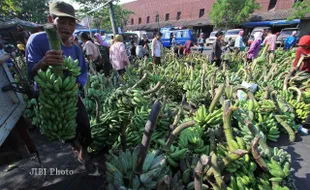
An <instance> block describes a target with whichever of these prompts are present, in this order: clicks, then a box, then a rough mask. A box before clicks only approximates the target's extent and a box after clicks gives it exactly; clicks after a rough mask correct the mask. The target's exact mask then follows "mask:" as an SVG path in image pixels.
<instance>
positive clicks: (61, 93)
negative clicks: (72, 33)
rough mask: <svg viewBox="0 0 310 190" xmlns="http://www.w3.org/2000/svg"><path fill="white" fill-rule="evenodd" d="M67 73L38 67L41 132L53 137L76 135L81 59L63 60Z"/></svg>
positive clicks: (55, 138) (66, 138)
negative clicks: (57, 74)
mask: <svg viewBox="0 0 310 190" xmlns="http://www.w3.org/2000/svg"><path fill="white" fill-rule="evenodd" d="M63 67H64V70H66V71H67V72H68V76H66V77H64V78H62V77H60V76H58V77H57V76H56V75H55V74H54V73H53V71H52V68H51V67H49V68H48V69H47V70H46V71H42V70H39V71H38V74H37V75H36V76H35V78H34V80H35V82H36V83H37V84H38V86H39V104H40V106H39V110H40V112H39V114H40V117H41V125H40V128H41V131H42V133H43V134H45V135H46V136H47V137H48V138H49V139H50V140H68V139H72V138H74V137H75V135H76V125H77V124H76V115H77V107H76V104H77V95H78V86H77V84H76V77H77V76H79V75H80V70H81V68H80V67H79V66H78V60H75V61H73V60H72V58H71V57H66V58H65V59H64V63H63Z"/></svg>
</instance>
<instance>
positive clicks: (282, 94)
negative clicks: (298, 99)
mask: <svg viewBox="0 0 310 190" xmlns="http://www.w3.org/2000/svg"><path fill="white" fill-rule="evenodd" d="M279 95H280V97H282V98H283V99H284V101H285V102H290V101H291V100H293V99H294V95H293V93H292V92H291V91H288V90H282V91H280V93H279Z"/></svg>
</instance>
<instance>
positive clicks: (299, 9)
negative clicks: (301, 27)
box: [288, 0, 310, 20]
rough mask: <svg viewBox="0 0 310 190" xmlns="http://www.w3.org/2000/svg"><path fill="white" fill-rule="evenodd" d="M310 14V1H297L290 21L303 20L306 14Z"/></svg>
mask: <svg viewBox="0 0 310 190" xmlns="http://www.w3.org/2000/svg"><path fill="white" fill-rule="evenodd" d="M309 13H310V0H304V1H297V2H296V3H294V4H293V10H292V11H291V16H290V17H289V18H288V20H292V19H295V18H299V19H301V18H303V17H304V16H305V15H306V14H309Z"/></svg>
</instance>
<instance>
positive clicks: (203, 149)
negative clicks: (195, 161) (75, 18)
mask: <svg viewBox="0 0 310 190" xmlns="http://www.w3.org/2000/svg"><path fill="white" fill-rule="evenodd" d="M202 136H203V128H201V127H199V126H197V125H195V126H193V127H189V128H186V129H184V130H182V131H181V134H180V136H179V139H178V146H179V147H180V148H181V149H184V148H188V149H189V150H192V152H193V153H196V154H206V155H209V152H210V146H209V145H205V144H204V141H203V139H202Z"/></svg>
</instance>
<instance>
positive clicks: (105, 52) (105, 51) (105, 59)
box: [94, 33, 112, 76]
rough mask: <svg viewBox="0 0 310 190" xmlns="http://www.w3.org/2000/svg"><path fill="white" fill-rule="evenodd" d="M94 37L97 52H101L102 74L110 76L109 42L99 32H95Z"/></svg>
mask: <svg viewBox="0 0 310 190" xmlns="http://www.w3.org/2000/svg"><path fill="white" fill-rule="evenodd" d="M94 38H95V41H96V42H95V44H96V45H97V46H98V49H99V52H100V54H101V58H102V59H101V61H102V64H103V72H104V75H105V76H110V71H111V69H112V66H111V64H110V61H109V44H108V43H107V42H106V41H105V40H104V39H103V37H102V36H101V35H100V34H99V33H95V34H94Z"/></svg>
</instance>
